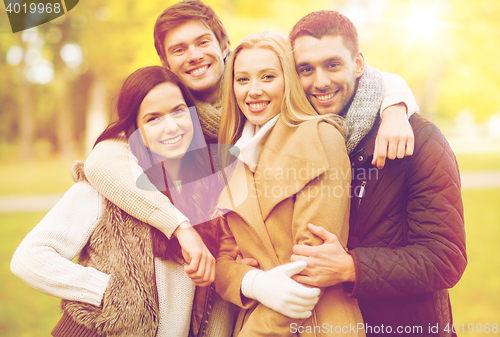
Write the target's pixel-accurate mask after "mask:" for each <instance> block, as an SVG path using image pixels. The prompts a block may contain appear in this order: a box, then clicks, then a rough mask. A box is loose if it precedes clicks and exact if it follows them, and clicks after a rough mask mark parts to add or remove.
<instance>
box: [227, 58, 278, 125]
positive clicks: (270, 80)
mask: <svg viewBox="0 0 500 337" xmlns="http://www.w3.org/2000/svg"><path fill="white" fill-rule="evenodd" d="M233 87H234V95H235V97H236V101H237V102H238V106H239V107H240V109H241V111H242V112H243V114H244V115H245V117H246V118H247V119H248V120H249V121H250V122H251V123H252V124H255V125H263V124H265V123H266V122H268V121H269V120H270V119H272V118H273V117H274V116H276V115H277V114H279V113H280V111H281V104H282V102H283V95H284V91H285V79H284V76H283V70H282V68H281V64H280V61H279V59H278V56H276V54H275V53H274V52H273V51H271V50H269V49H263V48H253V49H243V50H241V51H240V52H239V54H238V55H237V56H236V59H235V61H234V82H233Z"/></svg>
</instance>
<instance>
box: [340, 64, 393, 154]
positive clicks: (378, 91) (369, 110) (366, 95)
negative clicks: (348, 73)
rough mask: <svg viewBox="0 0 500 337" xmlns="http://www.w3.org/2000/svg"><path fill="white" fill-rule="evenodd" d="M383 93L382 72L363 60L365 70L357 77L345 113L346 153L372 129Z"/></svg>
mask: <svg viewBox="0 0 500 337" xmlns="http://www.w3.org/2000/svg"><path fill="white" fill-rule="evenodd" d="M383 95H384V81H383V78H382V73H381V72H380V71H379V70H378V69H375V68H372V67H370V66H369V65H368V64H367V63H366V62H365V71H364V73H363V75H361V77H360V78H359V83H358V90H357V91H356V95H355V96H354V99H353V100H352V103H351V106H350V107H349V110H348V111H347V114H346V115H345V122H344V135H345V139H346V147H347V153H348V154H350V153H351V152H352V151H353V150H354V149H355V148H356V146H357V145H358V144H359V142H360V141H361V140H362V139H363V138H364V137H365V136H366V135H367V134H368V132H370V130H371V129H372V127H373V124H374V123H375V119H376V118H377V115H378V113H379V110H380V106H381V105H382V99H383Z"/></svg>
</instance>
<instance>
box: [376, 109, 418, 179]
mask: <svg viewBox="0 0 500 337" xmlns="http://www.w3.org/2000/svg"><path fill="white" fill-rule="evenodd" d="M414 141H415V138H414V136H413V130H412V128H411V125H410V123H409V122H408V116H407V114H406V105H405V104H404V103H398V104H395V105H391V106H389V107H387V108H386V109H385V110H384V111H382V121H381V123H380V128H379V130H378V133H377V138H376V139H375V149H374V152H373V160H372V165H376V166H377V167H378V169H382V168H383V167H384V165H385V159H386V158H389V159H391V160H392V159H395V158H396V157H397V158H403V157H405V156H411V155H412V154H413V147H414Z"/></svg>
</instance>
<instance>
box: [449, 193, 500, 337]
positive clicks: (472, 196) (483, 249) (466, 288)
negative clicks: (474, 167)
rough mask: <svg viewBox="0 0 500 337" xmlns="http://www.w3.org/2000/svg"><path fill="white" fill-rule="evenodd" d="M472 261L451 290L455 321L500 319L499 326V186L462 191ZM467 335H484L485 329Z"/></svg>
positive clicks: (459, 322) (481, 321)
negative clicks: (481, 331) (496, 187)
mask: <svg viewBox="0 0 500 337" xmlns="http://www.w3.org/2000/svg"><path fill="white" fill-rule="evenodd" d="M462 195H463V201H464V207H465V230H466V235H467V257H468V261H469V264H468V266H467V269H466V270H465V273H464V275H463V277H462V279H461V280H460V282H459V283H458V284H457V285H456V286H455V287H454V288H453V289H451V291H450V294H451V304H452V307H453V314H454V321H455V322H456V323H458V324H459V325H460V324H462V323H465V326H466V327H467V324H468V323H482V324H485V323H490V325H491V323H498V324H499V329H500V305H499V303H500V275H499V273H498V271H499V270H500V250H499V249H498V239H499V238H500V226H499V224H500V209H499V207H498V205H499V204H500V189H492V190H471V191H465V192H463V193H462ZM465 333H466V334H467V336H482V335H483V334H484V332H483V333H482V334H481V333H475V334H472V333H471V334H469V333H468V332H467V329H466V331H465Z"/></svg>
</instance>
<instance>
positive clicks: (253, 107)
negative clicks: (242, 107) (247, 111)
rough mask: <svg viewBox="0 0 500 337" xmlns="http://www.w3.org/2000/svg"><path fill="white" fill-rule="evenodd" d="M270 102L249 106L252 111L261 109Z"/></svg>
mask: <svg viewBox="0 0 500 337" xmlns="http://www.w3.org/2000/svg"><path fill="white" fill-rule="evenodd" d="M268 104H269V103H268V102H262V103H256V104H249V105H250V107H251V108H252V109H260V108H263V107H265V106H266V105H268Z"/></svg>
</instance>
